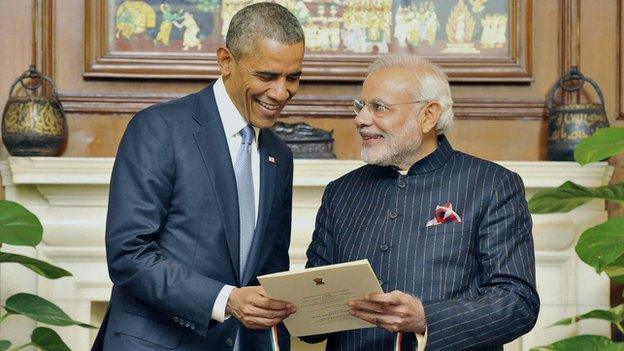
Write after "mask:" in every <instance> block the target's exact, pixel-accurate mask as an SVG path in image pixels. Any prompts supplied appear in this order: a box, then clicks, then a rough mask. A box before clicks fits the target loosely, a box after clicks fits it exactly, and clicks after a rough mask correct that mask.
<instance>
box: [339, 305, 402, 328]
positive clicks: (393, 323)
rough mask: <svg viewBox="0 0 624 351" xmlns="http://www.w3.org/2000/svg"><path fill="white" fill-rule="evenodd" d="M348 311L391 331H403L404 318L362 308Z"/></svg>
mask: <svg viewBox="0 0 624 351" xmlns="http://www.w3.org/2000/svg"><path fill="white" fill-rule="evenodd" d="M349 313H350V314H351V315H352V316H355V317H357V318H360V319H361V320H363V321H366V322H368V323H371V324H374V325H376V326H378V327H380V328H384V329H386V330H388V331H391V332H397V331H403V329H405V326H406V325H407V321H406V320H405V318H402V317H399V316H395V315H390V314H377V313H369V312H365V311H362V310H349Z"/></svg>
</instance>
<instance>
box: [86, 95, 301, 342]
mask: <svg viewBox="0 0 624 351" xmlns="http://www.w3.org/2000/svg"><path fill="white" fill-rule="evenodd" d="M258 143H259V148H260V150H259V152H260V205H259V211H258V220H257V225H256V231H255V234H254V240H253V243H252V248H251V252H250V258H249V259H248V263H247V266H246V270H245V272H241V271H240V269H239V218H238V217H239V215H238V198H237V195H236V194H237V190H236V180H235V177H234V171H233V166H232V161H231V159H230V154H229V151H228V146H227V142H226V138H225V134H224V131H223V126H222V123H221V120H220V118H219V115H218V110H217V107H216V102H215V98H214V93H213V89H212V85H210V86H208V87H207V88H205V89H204V90H202V91H200V92H199V93H196V94H192V95H189V96H186V97H183V98H181V99H178V100H174V101H171V102H168V103H164V104H159V105H155V106H152V107H150V108H147V109H145V110H143V111H141V112H139V113H138V114H137V115H136V116H135V117H134V118H133V119H132V120H131V121H130V123H129V125H128V127H127V129H126V132H125V134H124V136H123V139H122V141H121V144H120V146H119V150H118V154H117V158H116V160H115V165H114V169H113V174H112V179H111V185H110V199H109V206H108V218H107V225H106V252H107V259H108V268H109V274H110V277H111V280H112V281H113V283H114V287H113V290H112V296H111V299H110V303H109V308H108V311H107V314H106V317H105V320H104V322H103V324H102V327H101V329H100V333H99V334H98V338H97V340H96V343H95V345H94V347H93V349H94V350H100V349H102V348H104V349H105V350H106V351H118V350H138V351H141V350H164V349H175V350H202V351H203V350H230V349H231V348H232V344H233V340H234V339H235V336H236V331H237V329H238V328H239V327H241V325H240V323H239V322H238V321H237V320H236V319H235V318H229V319H228V320H226V321H225V322H224V323H218V322H216V321H214V320H211V319H210V316H211V312H212V308H213V304H214V301H215V299H216V297H217V295H218V294H219V292H220V290H221V288H222V287H223V285H224V284H229V285H233V286H239V287H240V286H245V285H257V284H258V282H257V279H256V277H257V276H258V275H262V274H267V273H272V272H278V271H284V270H288V267H289V260H288V247H289V244H290V226H291V201H292V172H293V164H292V153H291V152H290V150H289V149H288V147H287V146H286V144H284V142H282V141H281V140H280V139H279V138H278V137H277V136H276V135H275V134H274V133H273V132H272V131H270V130H262V131H261V132H260V135H259V142H258ZM278 334H279V335H280V344H281V347H282V349H288V348H289V336H288V334H287V332H286V330H285V328H283V326H280V330H279V332H278ZM269 335H270V330H258V331H256V330H250V329H246V328H244V327H241V336H240V343H241V344H240V345H241V348H240V349H241V350H270V349H271V345H270V343H269Z"/></svg>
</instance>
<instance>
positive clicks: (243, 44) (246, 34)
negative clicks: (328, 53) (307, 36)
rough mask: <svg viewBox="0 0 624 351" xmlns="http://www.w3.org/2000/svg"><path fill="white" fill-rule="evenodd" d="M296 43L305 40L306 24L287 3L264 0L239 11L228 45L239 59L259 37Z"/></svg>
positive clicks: (228, 36) (227, 41)
mask: <svg viewBox="0 0 624 351" xmlns="http://www.w3.org/2000/svg"><path fill="white" fill-rule="evenodd" d="M259 36H261V37H264V38H267V39H273V40H276V41H278V42H279V43H281V44H286V45H293V44H296V43H300V42H303V41H304V35H303V28H301V24H300V23H299V21H298V20H297V17H295V15H293V14H292V13H291V12H290V11H288V9H286V8H285V7H284V6H282V5H279V4H275V3H269V2H261V3H258V4H253V5H249V6H247V7H245V8H243V9H242V10H240V11H238V12H237V13H236V14H235V15H234V17H232V20H231V21H230V26H229V27H228V32H227V35H226V38H225V46H226V47H227V48H228V50H230V52H231V53H232V55H234V58H235V59H239V58H240V57H242V56H243V54H245V53H248V52H250V51H253V48H254V47H255V42H256V40H257V39H258V37H259Z"/></svg>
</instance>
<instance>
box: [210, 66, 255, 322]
mask: <svg viewBox="0 0 624 351" xmlns="http://www.w3.org/2000/svg"><path fill="white" fill-rule="evenodd" d="M212 89H213V91H214V95H215V100H216V102H217V109H218V110H219V116H220V117H221V123H222V124H223V130H224V131H225V139H226V141H227V144H228V149H229V150H230V159H231V160H232V165H234V162H236V155H237V154H238V150H239V149H240V147H241V138H242V136H241V135H240V134H239V133H240V131H241V130H242V129H243V128H244V127H245V126H246V125H247V121H245V119H244V118H243V116H241V114H240V112H238V109H237V108H236V106H235V105H234V102H232V99H230V96H229V95H228V94H227V91H226V90H225V84H223V78H219V79H217V81H216V82H215V83H214V85H213V86H212ZM253 129H254V132H255V137H254V140H253V141H252V146H255V147H252V148H251V173H252V178H253V187H254V203H255V206H254V207H255V210H256V222H257V221H258V205H259V203H260V190H259V189H260V186H259V184H260V153H259V151H258V134H259V133H260V129H259V128H257V127H253ZM240 273H241V276H242V275H243V272H240ZM232 289H234V286H231V285H227V284H226V285H225V286H224V287H223V288H222V289H221V291H220V292H219V295H217V299H216V300H215V303H214V305H213V306H212V314H211V316H210V318H211V319H214V320H216V321H218V322H221V323H222V322H223V321H224V320H226V319H227V318H228V317H229V316H226V315H225V307H226V305H227V301H228V298H229V297H230V293H231V292H232Z"/></svg>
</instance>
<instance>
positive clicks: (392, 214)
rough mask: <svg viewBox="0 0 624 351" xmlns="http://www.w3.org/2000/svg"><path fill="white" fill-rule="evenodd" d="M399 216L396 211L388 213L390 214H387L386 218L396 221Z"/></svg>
mask: <svg viewBox="0 0 624 351" xmlns="http://www.w3.org/2000/svg"><path fill="white" fill-rule="evenodd" d="M398 216H399V214H398V213H397V211H390V213H389V214H388V217H390V219H396V218H397V217H398Z"/></svg>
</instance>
